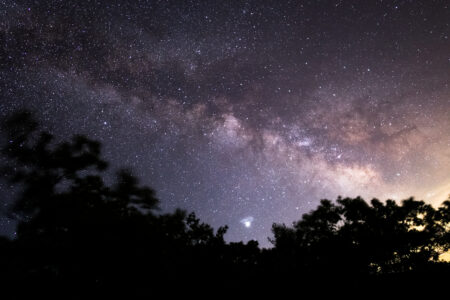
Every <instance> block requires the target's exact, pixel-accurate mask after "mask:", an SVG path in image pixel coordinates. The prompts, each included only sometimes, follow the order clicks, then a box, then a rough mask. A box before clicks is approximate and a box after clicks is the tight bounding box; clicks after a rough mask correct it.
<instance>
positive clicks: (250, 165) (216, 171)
mask: <svg viewBox="0 0 450 300" xmlns="http://www.w3.org/2000/svg"><path fill="white" fill-rule="evenodd" d="M0 47H1V48H0V115H1V117H4V116H6V115H8V114H9V113H11V112H13V111H15V110H17V109H20V108H28V109H31V110H33V111H35V112H36V116H37V118H38V119H39V120H40V121H41V123H42V124H43V126H44V127H45V128H46V129H48V130H51V131H52V132H53V133H54V134H55V135H56V137H57V138H66V137H67V136H69V135H71V134H73V133H81V134H86V135H87V136H89V137H90V138H93V139H97V140H99V141H101V142H102V143H103V147H104V148H103V149H104V156H105V158H106V159H107V160H108V161H110V162H111V164H112V167H113V169H114V168H119V167H120V166H128V167H130V168H131V169H132V170H133V171H134V173H135V174H136V175H137V176H139V177H140V178H141V181H142V183H144V184H146V185H149V186H151V187H153V188H154V189H155V190H156V191H157V196H158V197H159V199H160V200H161V204H160V207H161V208H162V212H171V211H173V210H174V209H175V208H177V207H180V208H184V209H187V210H188V211H195V212H196V213H197V215H198V216H199V217H200V218H201V219H202V221H205V222H207V223H209V224H211V225H212V226H214V227H215V228H217V227H218V226H222V225H228V226H229V230H228V233H227V235H226V239H227V240H228V241H240V240H243V241H248V240H250V239H256V240H258V241H259V242H260V245H261V246H263V247H267V246H269V245H270V244H269V242H268V241H267V237H270V236H271V232H270V228H271V224H272V223H273V222H277V223H281V222H284V223H286V224H290V223H291V222H292V221H295V220H298V219H300V217H301V215H302V214H303V213H305V212H308V211H310V210H311V209H314V208H315V207H316V206H317V205H318V203H319V201H320V199H322V198H328V199H335V198H336V197H337V196H338V195H342V196H351V197H354V196H357V195H361V196H362V197H364V198H366V199H370V198H372V197H377V198H379V199H382V200H385V199H387V198H391V199H397V200H400V199H403V198H406V197H408V196H415V197H416V198H418V199H423V200H425V201H427V202H429V203H432V204H435V205H438V204H440V203H441V202H442V201H444V200H446V199H447V195H448V194H449V193H450V172H449V170H450V86H449V84H450V2H449V1H432V0H427V1H387V0H385V1H381V0H379V1H374V0H370V1H356V0H355V1H350V0H349V1H319V0H317V1H312V0H311V1H300V0H298V1H284V0H277V1H265V0H257V1H223V0H221V1H213V0H211V1H193V0H184V1H181V0H180V1H116V0H96V1H72V0H64V1H53V0H48V1H16V0H3V1H0ZM0 188H1V189H2V200H1V201H2V202H3V208H2V209H3V210H5V209H6V208H7V207H8V206H9V205H10V202H11V199H13V197H14V190H11V189H10V188H9V187H8V186H7V185H6V184H5V183H4V182H2V183H1V184H0ZM1 220H2V221H1V222H0V233H3V234H11V233H13V232H14V223H13V222H11V221H10V220H8V219H7V218H5V217H2V219H1Z"/></svg>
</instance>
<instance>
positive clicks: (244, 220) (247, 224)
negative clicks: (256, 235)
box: [240, 216, 254, 228]
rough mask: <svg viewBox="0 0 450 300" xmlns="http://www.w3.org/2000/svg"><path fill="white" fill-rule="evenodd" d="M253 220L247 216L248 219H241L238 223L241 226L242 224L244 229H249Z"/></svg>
mask: <svg viewBox="0 0 450 300" xmlns="http://www.w3.org/2000/svg"><path fill="white" fill-rule="evenodd" d="M253 220H254V218H253V217H251V216H249V217H245V218H243V219H242V220H241V221H240V222H241V223H242V224H244V226H245V227H246V228H250V227H251V226H252V222H253Z"/></svg>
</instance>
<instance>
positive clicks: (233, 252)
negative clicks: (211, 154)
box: [0, 112, 450, 299]
mask: <svg viewBox="0 0 450 300" xmlns="http://www.w3.org/2000/svg"><path fill="white" fill-rule="evenodd" d="M2 132H3V139H4V141H5V144H4V146H3V148H2V155H3V156H4V159H3V162H4V164H3V165H2V169H1V172H2V175H3V177H4V179H6V180H7V181H9V182H10V183H11V184H12V185H14V186H16V187H19V189H18V190H20V193H19V194H18V195H17V198H16V201H15V202H14V205H13V206H12V208H11V210H10V212H9V214H10V216H11V217H14V218H15V219H16V220H17V221H18V228H17V237H16V238H15V239H13V240H9V239H7V238H1V239H0V282H2V283H3V288H2V289H3V290H0V293H2V292H3V293H4V294H5V295H8V298H14V297H15V298H23V297H36V295H45V296H46V297H47V298H52V297H55V298H63V299H64V298H76V299H86V298H91V297H101V298H111V297H118V298H133V297H136V296H142V297H147V296H152V295H153V296H154V295H155V294H156V292H157V291H164V292H166V293H167V292H169V291H170V292H176V293H180V294H186V295H187V294H189V293H193V294H195V293H196V292H199V291H205V290H215V291H218V292H219V294H218V295H220V291H225V290H228V291H230V290H231V291H236V292H237V291H242V290H250V291H252V290H255V291H256V290H259V292H261V291H262V290H264V289H269V288H272V289H274V290H276V289H278V288H281V289H284V290H286V289H290V288H293V287H295V288H299V289H303V290H304V291H306V290H308V289H312V288H313V287H318V286H333V285H334V286H339V287H341V288H342V289H344V290H345V289H355V288H363V287H364V288H365V287H370V286H375V285H380V284H382V285H391V284H393V283H394V284H395V285H401V284H404V283H407V282H408V283H411V282H412V283H414V282H416V281H417V282H419V281H420V282H422V284H423V282H424V281H426V280H428V281H429V282H434V283H436V284H437V283H438V282H440V280H445V279H447V278H449V277H448V275H449V274H450V269H449V266H448V264H447V263H444V262H439V261H438V257H439V254H441V253H443V252H444V251H446V250H448V248H449V246H450V201H446V202H444V203H443V204H442V206H441V207H440V208H438V209H435V208H433V207H432V206H430V205H428V204H425V203H424V202H423V201H416V200H414V199H408V200H405V201H403V202H402V203H401V204H400V205H399V204H397V203H395V202H394V201H390V200H388V201H386V202H385V203H382V202H380V201H378V200H372V201H371V202H370V203H367V202H365V201H364V200H363V199H361V198H355V199H349V198H345V199H342V198H339V199H338V200H337V201H336V202H331V201H328V200H322V202H321V203H320V205H319V206H318V207H317V209H315V210H314V211H312V212H310V213H309V214H305V215H303V217H302V219H301V220H300V221H298V222H296V223H295V224H293V226H292V227H287V226H285V225H280V224H274V225H273V228H272V231H273V235H274V236H273V238H272V239H271V241H272V243H273V245H274V247H273V248H271V249H260V248H259V247H258V243H257V242H255V241H250V242H248V243H247V244H244V243H242V242H240V243H226V242H225V241H224V235H225V233H226V230H227V228H226V227H221V228H219V229H218V230H217V231H214V230H213V228H212V227H211V226H209V225H208V224H205V223H202V222H201V221H200V220H199V219H198V218H197V217H196V216H195V214H193V213H191V214H187V213H186V212H185V211H182V210H177V211H175V212H174V213H171V214H158V213H156V210H157V207H158V200H157V199H156V198H155V196H154V191H153V190H152V189H150V188H148V187H145V186H142V185H140V184H139V181H138V179H137V178H136V177H134V176H133V175H132V174H131V173H130V172H128V171H126V170H121V171H119V172H117V179H116V183H115V184H113V185H107V184H105V182H104V180H103V178H104V174H105V173H104V172H105V170H106V169H107V167H108V164H107V163H106V162H105V161H103V160H102V159H101V156H100V144H99V143H98V142H96V141H92V140H90V139H88V138H86V137H83V136H75V137H73V138H72V139H71V140H69V141H65V142H60V143H55V142H54V141H53V137H52V135H51V134H49V133H47V132H42V131H40V130H39V126H38V124H37V123H36V121H34V119H33V118H32V116H31V114H30V113H29V112H20V113H17V114H15V115H14V116H12V117H11V118H9V119H8V120H6V121H5V122H3V125H2ZM0 296H1V295H0Z"/></svg>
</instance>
